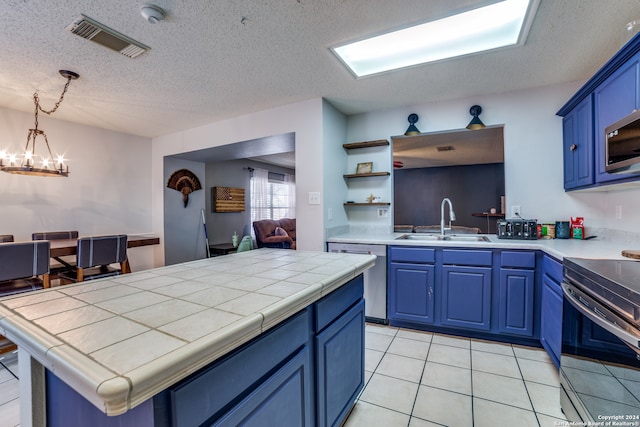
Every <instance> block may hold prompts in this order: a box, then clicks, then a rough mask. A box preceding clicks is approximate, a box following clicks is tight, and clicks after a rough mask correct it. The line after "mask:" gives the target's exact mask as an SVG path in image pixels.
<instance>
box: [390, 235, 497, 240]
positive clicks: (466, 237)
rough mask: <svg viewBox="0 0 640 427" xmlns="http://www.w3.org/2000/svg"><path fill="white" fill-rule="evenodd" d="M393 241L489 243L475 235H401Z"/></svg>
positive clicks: (483, 237)
mask: <svg viewBox="0 0 640 427" xmlns="http://www.w3.org/2000/svg"><path fill="white" fill-rule="evenodd" d="M395 240H423V241H449V242H489V241H490V240H489V238H488V237H487V236H481V235H477V234H447V235H445V236H441V235H440V234H419V233H409V234H403V235H402V236H400V237H396V239H395Z"/></svg>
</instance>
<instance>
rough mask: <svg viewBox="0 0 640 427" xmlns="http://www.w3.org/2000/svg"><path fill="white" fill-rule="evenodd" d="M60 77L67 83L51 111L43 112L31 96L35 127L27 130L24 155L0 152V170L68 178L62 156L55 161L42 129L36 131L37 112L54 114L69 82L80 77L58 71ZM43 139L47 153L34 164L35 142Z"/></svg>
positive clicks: (36, 98)
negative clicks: (33, 106)
mask: <svg viewBox="0 0 640 427" xmlns="http://www.w3.org/2000/svg"><path fill="white" fill-rule="evenodd" d="M59 73H60V75H61V76H62V77H64V78H65V79H67V83H66V84H65V85H64V89H63V90H62V94H61V95H60V99H59V100H58V102H56V103H55V104H54V106H53V108H52V109H51V110H45V109H43V108H42V107H41V106H40V99H39V98H38V92H37V91H36V92H35V93H34V94H33V103H34V104H35V125H34V127H33V129H29V133H28V134H27V145H26V146H25V148H24V153H23V155H22V156H21V157H20V156H18V155H16V154H8V153H6V152H5V151H0V170H2V171H3V172H7V173H13V174H20V175H33V176H65V177H66V176H69V166H67V165H65V163H64V156H62V155H58V156H57V157H56V158H55V159H54V157H53V154H52V153H51V147H50V146H49V140H48V139H47V134H46V133H44V131H43V130H42V129H38V112H39V111H41V112H43V113H45V114H47V115H51V114H52V113H54V112H55V111H56V110H57V109H58V107H59V106H60V103H61V102H62V100H63V99H64V94H65V93H66V92H67V89H68V88H69V84H70V83H71V80H76V79H77V78H78V77H80V75H79V74H78V73H74V72H73V71H67V70H60V71H59ZM38 137H42V138H44V142H45V145H46V146H47V152H48V154H49V155H48V157H47V153H45V154H44V155H42V156H41V159H40V162H39V164H37V163H36V142H37V138H38Z"/></svg>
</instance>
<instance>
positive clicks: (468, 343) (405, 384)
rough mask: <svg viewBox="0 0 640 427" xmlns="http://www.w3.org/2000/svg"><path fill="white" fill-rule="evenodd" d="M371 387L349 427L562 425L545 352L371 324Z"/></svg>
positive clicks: (368, 370)
mask: <svg viewBox="0 0 640 427" xmlns="http://www.w3.org/2000/svg"><path fill="white" fill-rule="evenodd" d="M365 331H366V337H365V373H366V376H365V379H366V381H367V382H366V385H365V388H364V390H363V391H362V393H361V394H360V398H359V399H358V401H357V403H356V405H355V407H354V409H353V411H352V412H351V414H350V415H349V418H348V419H347V422H346V424H345V427H361V426H362V427H370V426H408V427H423V426H424V427H426V426H452V427H471V426H473V427H485V426H486V427H494V426H519V427H520V426H523V427H524V426H536V427H537V426H540V427H555V426H559V425H562V424H563V423H562V421H566V418H565V417H564V415H563V414H562V412H561V410H560V403H559V379H558V372H557V370H556V369H555V367H554V365H553V364H552V363H551V360H550V359H549V357H548V356H547V354H546V353H545V351H544V350H542V349H537V348H530V347H521V346H515V345H509V344H501V343H494V342H489V341H481V340H474V339H468V338H459V337H453V336H448V335H440V334H432V333H428V332H419V331H411V330H405V329H398V328H393V327H385V326H380V325H373V324H367V326H366V329H365Z"/></svg>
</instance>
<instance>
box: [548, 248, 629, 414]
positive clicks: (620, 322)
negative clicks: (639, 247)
mask: <svg viewBox="0 0 640 427" xmlns="http://www.w3.org/2000/svg"><path fill="white" fill-rule="evenodd" d="M563 275H564V279H563V282H562V290H563V293H564V300H563V307H562V310H563V312H562V317H563V320H562V354H561V356H560V404H561V406H562V411H563V412H564V414H565V415H566V417H567V419H568V420H569V421H572V422H579V423H584V424H580V425H607V424H590V423H601V422H603V423H606V422H608V421H611V422H619V423H620V424H608V425H629V426H639V425H640V262H637V261H632V260H605V259H581V258H565V259H564V261H563Z"/></svg>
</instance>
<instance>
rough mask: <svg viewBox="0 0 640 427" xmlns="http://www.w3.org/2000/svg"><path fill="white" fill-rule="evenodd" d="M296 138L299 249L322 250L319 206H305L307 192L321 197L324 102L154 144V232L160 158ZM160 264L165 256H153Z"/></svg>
mask: <svg viewBox="0 0 640 427" xmlns="http://www.w3.org/2000/svg"><path fill="white" fill-rule="evenodd" d="M288 132H294V133H295V152H296V200H297V207H296V229H297V233H296V234H297V247H298V248H299V249H303V250H323V247H324V225H323V215H322V213H323V205H322V204H320V205H309V204H308V194H309V192H311V191H314V192H315V191H318V192H321V193H322V191H323V183H322V176H323V151H322V143H323V139H322V135H323V128H322V100H321V99H312V100H309V101H304V102H300V103H296V104H290V105H286V106H283V107H278V108H273V109H270V110H265V111H260V112H257V113H253V114H248V115H245V116H241V117H237V118H234V119H230V120H224V121H221V122H216V123H211V124H208V125H205V126H201V127H198V128H194V129H189V130H186V131H183V132H177V133H174V134H171V135H165V136H161V137H158V138H154V139H153V149H152V154H151V160H152V181H153V183H154V185H153V189H152V212H153V217H152V221H153V229H154V231H159V230H163V228H164V213H163V202H162V197H163V191H162V186H161V185H160V183H161V182H162V177H163V175H162V173H163V157H164V156H167V155H172V154H178V153H184V152H188V151H193V150H200V149H203V148H208V147H216V146H220V145H225V144H232V143H235V142H240V141H247V140H251V139H256V138H261V137H265V136H271V135H280V134H283V133H288ZM156 256H157V258H156V263H157V264H162V262H163V259H164V254H163V253H158V254H156Z"/></svg>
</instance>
